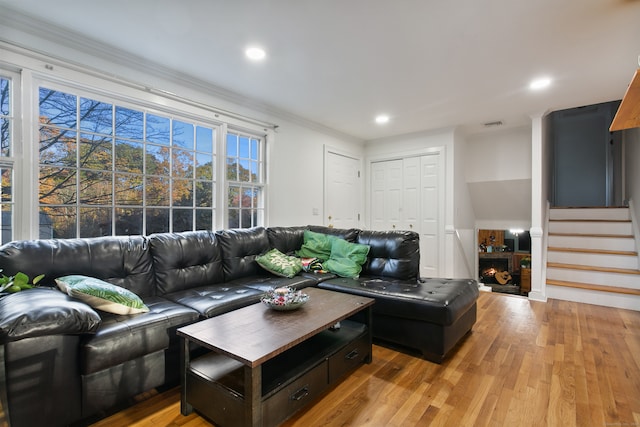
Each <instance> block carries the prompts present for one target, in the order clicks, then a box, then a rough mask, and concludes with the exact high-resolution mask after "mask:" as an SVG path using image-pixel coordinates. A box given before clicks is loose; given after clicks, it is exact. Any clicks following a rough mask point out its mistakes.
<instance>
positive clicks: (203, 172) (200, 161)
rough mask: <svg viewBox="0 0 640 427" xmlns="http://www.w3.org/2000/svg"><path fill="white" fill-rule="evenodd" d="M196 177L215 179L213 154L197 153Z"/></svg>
mask: <svg viewBox="0 0 640 427" xmlns="http://www.w3.org/2000/svg"><path fill="white" fill-rule="evenodd" d="M196 178H198V179H208V180H213V159H212V158H211V154H200V153H197V154H196Z"/></svg>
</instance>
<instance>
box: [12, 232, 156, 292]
mask: <svg viewBox="0 0 640 427" xmlns="http://www.w3.org/2000/svg"><path fill="white" fill-rule="evenodd" d="M0 268H2V270H3V271H2V274H6V275H7V276H11V275H14V274H15V273H17V272H18V271H21V272H23V273H25V274H26V275H28V276H29V277H30V278H31V279H33V278H34V277H35V276H37V275H40V274H44V275H45V277H44V278H43V279H42V281H41V282H39V283H38V284H40V285H49V286H55V282H54V280H55V279H56V278H57V277H60V276H67V275H70V274H81V275H85V276H90V277H95V278H98V279H101V280H104V281H106V282H109V283H112V284H114V285H117V286H120V287H123V288H126V289H129V290H131V291H132V292H134V293H135V294H137V295H139V296H152V295H155V276H154V274H153V261H152V258H151V254H150V253H149V249H148V242H147V240H146V238H144V237H142V236H116V237H112V236H109V237H92V238H80V239H43V240H20V241H15V242H10V243H7V244H5V245H3V246H2V247H0Z"/></svg>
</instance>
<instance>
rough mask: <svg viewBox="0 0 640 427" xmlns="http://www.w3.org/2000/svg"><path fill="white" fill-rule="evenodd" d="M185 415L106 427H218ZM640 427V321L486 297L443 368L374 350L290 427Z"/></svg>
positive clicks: (166, 402)
mask: <svg viewBox="0 0 640 427" xmlns="http://www.w3.org/2000/svg"><path fill="white" fill-rule="evenodd" d="M211 425H212V424H210V423H208V422H207V421H206V420H204V419H203V418H201V417H199V416H197V415H195V414H192V415H191V416H189V417H183V416H181V415H180V404H179V389H177V388H176V389H172V390H170V391H168V392H165V393H162V394H157V395H154V396H151V397H150V398H149V399H147V400H145V401H144V402H141V403H139V404H137V405H136V406H134V407H131V408H129V409H127V410H125V411H123V412H120V413H117V414H115V415H113V416H112V417H110V418H107V419H104V420H102V421H100V422H98V423H96V424H94V426H95V427H102V426H138V427H142V426H145V427H146V426H189V427H202V426H211ZM427 425H428V426H563V427H564V426H640V312H638V311H629V310H620V309H614V308H607V307H600V306H595V305H588V304H580V303H574V302H567V301H559V300H549V301H548V302H547V303H540V302H535V301H529V300H527V299H525V298H522V297H518V296H512V295H504V294H491V293H485V292H481V293H480V299H479V300H478V321H477V323H476V325H475V326H474V328H473V332H472V333H471V334H470V335H468V336H467V338H466V339H465V340H464V342H463V343H462V345H460V346H459V347H458V348H457V349H456V351H455V352H454V354H453V355H452V357H450V358H449V359H448V360H446V361H445V362H444V363H443V364H441V365H437V364H434V363H431V362H428V361H425V360H422V359H419V358H416V357H412V356H409V355H407V354H404V353H399V352H396V351H393V350H390V349H387V348H385V347H380V346H374V350H373V363H371V364H370V365H365V366H362V367H361V368H359V369H358V370H357V371H355V372H354V373H353V374H351V375H350V376H349V377H347V378H346V379H345V381H344V382H342V383H341V384H339V385H338V386H337V387H335V388H334V389H332V390H331V391H330V392H328V393H326V394H325V395H324V396H323V397H322V398H321V399H319V400H318V401H316V402H315V403H314V404H313V405H312V406H310V407H309V408H308V409H307V410H305V411H303V412H302V413H299V414H298V415H297V416H296V417H294V418H293V419H290V420H289V421H287V422H286V423H285V424H283V426H285V427H308V426H376V427H377V426H403V427H405V426H427Z"/></svg>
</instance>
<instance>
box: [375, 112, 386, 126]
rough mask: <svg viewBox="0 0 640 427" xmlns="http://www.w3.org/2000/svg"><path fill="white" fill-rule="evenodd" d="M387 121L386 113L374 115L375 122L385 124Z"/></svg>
mask: <svg viewBox="0 0 640 427" xmlns="http://www.w3.org/2000/svg"><path fill="white" fill-rule="evenodd" d="M388 121H389V116H387V115H386V114H380V115H379V116H377V117H376V123H378V124H379V125H382V124H385V123H387V122H388Z"/></svg>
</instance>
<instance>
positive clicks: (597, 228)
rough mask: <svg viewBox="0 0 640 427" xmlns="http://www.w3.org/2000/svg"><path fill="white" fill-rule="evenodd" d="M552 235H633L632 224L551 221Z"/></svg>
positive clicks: (550, 230) (550, 229)
mask: <svg viewBox="0 0 640 427" xmlns="http://www.w3.org/2000/svg"><path fill="white" fill-rule="evenodd" d="M549 232H550V233H574V234H620V235H624V236H629V235H632V234H633V227H632V225H631V223H630V222H588V221H574V222H565V221H549Z"/></svg>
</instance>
